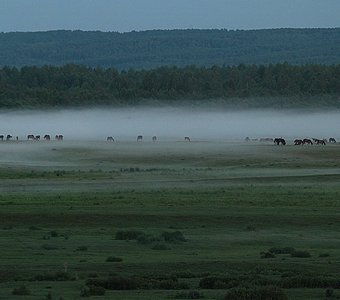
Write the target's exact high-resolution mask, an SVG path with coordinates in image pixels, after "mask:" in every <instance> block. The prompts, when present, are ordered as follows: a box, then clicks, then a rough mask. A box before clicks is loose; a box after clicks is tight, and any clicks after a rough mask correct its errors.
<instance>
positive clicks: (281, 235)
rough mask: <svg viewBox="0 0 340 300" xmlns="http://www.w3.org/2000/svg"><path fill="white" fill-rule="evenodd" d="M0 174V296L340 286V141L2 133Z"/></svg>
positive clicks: (299, 295) (160, 294)
mask: <svg viewBox="0 0 340 300" xmlns="http://www.w3.org/2000/svg"><path fill="white" fill-rule="evenodd" d="M0 179H1V180H0V233H1V234H0V238H1V242H0V299H32V300H33V299H58V300H60V299H82V298H83V297H82V295H83V296H86V295H90V294H91V293H92V295H90V297H91V298H93V299H197V298H204V299H224V297H225V295H226V294H227V293H229V298H226V299H257V298H255V296H253V297H251V298H240V297H241V296H240V297H239V298H237V297H236V296H235V294H232V293H236V292H238V293H241V294H242V293H244V292H245V291H248V292H249V291H252V292H254V293H255V292H256V291H259V290H261V289H262V290H264V291H265V292H267V293H271V294H272V295H273V296H272V298H265V299H324V298H325V295H326V290H327V288H329V287H330V288H333V289H334V290H333V289H328V294H329V295H331V294H332V293H333V294H334V295H335V296H336V295H340V291H337V288H340V250H339V249H340V235H339V231H340V223H339V220H340V185H339V181H340V146H339V145H330V144H328V145H326V146H303V147H300V146H290V145H288V146H284V147H283V146H282V147H281V146H274V145H272V144H270V143H269V144H265V143H264V144H263V143H262V144H261V143H258V142H249V143H246V142H240V141H218V140H216V141H213V140H212V141H197V142H191V143H184V142H176V141H172V142H166V141H164V142H157V143H151V142H150V143H148V142H142V143H136V142H121V143H103V142H93V141H92V142H68V141H64V142H59V143H58V142H3V143H0ZM272 286H275V287H277V288H276V289H275V290H274V288H273V287H272ZM273 290H274V291H273ZM13 292H14V294H24V295H14V294H13ZM101 293H105V294H104V295H101V296H99V295H93V294H101ZM263 293H264V292H263ZM25 294H26V295H25ZM233 295H234V296H233ZM259 299H260V298H259ZM261 299H262V298H261Z"/></svg>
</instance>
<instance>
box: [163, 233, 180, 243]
mask: <svg viewBox="0 0 340 300" xmlns="http://www.w3.org/2000/svg"><path fill="white" fill-rule="evenodd" d="M161 238H162V239H163V240H164V241H166V242H186V239H185V237H184V235H183V233H182V232H180V231H174V232H168V231H165V232H163V233H162V234H161Z"/></svg>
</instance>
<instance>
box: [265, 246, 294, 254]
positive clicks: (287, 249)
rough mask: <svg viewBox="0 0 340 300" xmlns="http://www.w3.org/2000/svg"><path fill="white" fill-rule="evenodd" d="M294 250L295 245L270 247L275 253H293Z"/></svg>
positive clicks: (270, 250) (271, 251)
mask: <svg viewBox="0 0 340 300" xmlns="http://www.w3.org/2000/svg"><path fill="white" fill-rule="evenodd" d="M294 251H295V249H294V248H293V247H281V248H280V247H273V248H270V249H269V252H270V253H274V254H291V253H293V252H294Z"/></svg>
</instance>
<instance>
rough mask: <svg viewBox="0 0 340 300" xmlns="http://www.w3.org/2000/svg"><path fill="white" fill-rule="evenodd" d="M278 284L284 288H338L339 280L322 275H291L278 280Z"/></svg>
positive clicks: (339, 286) (339, 285)
mask: <svg viewBox="0 0 340 300" xmlns="http://www.w3.org/2000/svg"><path fill="white" fill-rule="evenodd" d="M280 286H281V287H282V288H285V289H292V288H293V289H294V288H312V289H313V288H335V289H339V288H340V280H339V279H336V278H334V277H322V276H315V277H312V276H293V277H288V278H285V279H283V280H281V282H280Z"/></svg>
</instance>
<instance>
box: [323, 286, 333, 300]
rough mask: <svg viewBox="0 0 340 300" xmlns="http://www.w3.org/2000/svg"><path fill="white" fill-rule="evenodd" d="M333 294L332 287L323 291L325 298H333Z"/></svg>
mask: <svg viewBox="0 0 340 300" xmlns="http://www.w3.org/2000/svg"><path fill="white" fill-rule="evenodd" d="M334 296H335V293H334V289H332V288H328V289H326V291H325V297H326V298H333V297H334Z"/></svg>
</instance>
